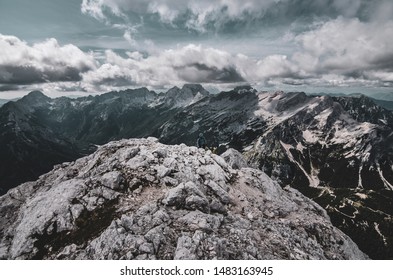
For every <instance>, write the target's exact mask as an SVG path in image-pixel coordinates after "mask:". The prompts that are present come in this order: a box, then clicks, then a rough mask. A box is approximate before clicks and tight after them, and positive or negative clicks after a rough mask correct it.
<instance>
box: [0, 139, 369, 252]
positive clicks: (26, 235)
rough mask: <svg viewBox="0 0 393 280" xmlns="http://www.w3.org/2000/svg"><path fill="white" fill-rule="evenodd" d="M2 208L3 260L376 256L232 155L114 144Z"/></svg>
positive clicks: (31, 185) (27, 187)
mask: <svg viewBox="0 0 393 280" xmlns="http://www.w3.org/2000/svg"><path fill="white" fill-rule="evenodd" d="M224 158H225V159H224ZM0 205H1V206H0V223H1V225H2V227H1V229H0V240H1V241H0V258H1V259H365V258H367V256H366V255H365V254H363V253H362V252H361V251H360V250H359V249H358V247H357V245H356V244H355V243H354V242H353V241H352V240H351V239H350V238H349V237H348V236H346V235H345V234H344V233H343V232H341V231H340V230H339V229H337V228H335V227H334V226H333V225H332V224H331V222H330V220H329V217H328V216H327V214H326V211H325V210H324V209H323V208H321V207H320V206H319V205H317V204H316V203H315V202H313V201H312V200H310V199H308V198H307V197H305V196H303V195H302V194H301V193H300V192H298V191H297V190H295V189H293V188H291V187H290V186H287V187H285V188H284V189H282V188H281V187H280V186H279V185H278V184H277V183H276V182H274V181H272V180H271V179H270V178H269V177H268V176H267V175H266V174H265V173H263V172H262V171H260V170H257V169H252V168H248V167H247V163H246V161H245V160H244V159H242V158H241V154H240V153H237V152H236V151H235V150H232V149H231V150H228V151H227V152H226V153H225V154H224V155H223V156H222V157H220V156H218V155H215V154H212V153H211V152H210V151H205V150H202V149H198V148H196V147H188V146H186V145H184V144H182V145H174V146H166V145H163V144H161V143H159V142H158V141H157V140H156V139H154V138H148V139H130V140H121V141H117V142H110V143H108V144H106V145H103V146H101V147H99V148H98V150H97V151H96V152H95V153H93V154H91V155H89V156H87V157H84V158H80V159H78V160H76V161H75V162H71V163H64V164H61V165H57V166H56V167H55V168H54V169H53V170H52V171H51V172H49V173H47V174H44V175H42V176H41V177H40V178H39V179H38V180H37V181H35V182H28V183H24V184H23V185H20V186H19V187H17V188H14V189H11V190H10V191H8V193H7V194H6V195H4V196H2V197H0Z"/></svg>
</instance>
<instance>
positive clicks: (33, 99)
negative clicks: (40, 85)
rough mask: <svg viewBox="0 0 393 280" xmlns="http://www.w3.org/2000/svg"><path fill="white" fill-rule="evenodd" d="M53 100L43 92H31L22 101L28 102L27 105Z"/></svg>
mask: <svg viewBox="0 0 393 280" xmlns="http://www.w3.org/2000/svg"><path fill="white" fill-rule="evenodd" d="M49 100H51V98H50V97H48V96H46V95H45V94H43V93H42V92H41V91H38V90H35V91H32V92H30V93H29V94H27V95H25V96H24V97H23V98H22V99H20V101H23V102H26V103H33V104H36V103H43V102H47V101H49Z"/></svg>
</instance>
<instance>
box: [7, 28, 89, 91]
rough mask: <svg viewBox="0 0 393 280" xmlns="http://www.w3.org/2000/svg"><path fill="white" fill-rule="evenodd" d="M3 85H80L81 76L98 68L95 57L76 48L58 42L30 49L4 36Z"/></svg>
mask: <svg viewBox="0 0 393 280" xmlns="http://www.w3.org/2000/svg"><path fill="white" fill-rule="evenodd" d="M0 49H1V52H0V84H33V83H42V82H53V81H78V80H80V79H81V76H80V74H81V73H83V72H86V71H88V70H91V69H95V68H96V61H95V59H94V58H93V55H92V54H86V53H84V52H83V51H81V50H80V49H79V48H77V47H76V46H74V45H64V46H60V45H59V43H58V42H57V41H56V39H53V38H52V39H48V40H46V41H44V42H41V43H37V44H34V45H32V46H30V45H28V44H27V43H26V42H24V41H22V40H20V39H18V38H17V37H14V36H5V35H1V34H0Z"/></svg>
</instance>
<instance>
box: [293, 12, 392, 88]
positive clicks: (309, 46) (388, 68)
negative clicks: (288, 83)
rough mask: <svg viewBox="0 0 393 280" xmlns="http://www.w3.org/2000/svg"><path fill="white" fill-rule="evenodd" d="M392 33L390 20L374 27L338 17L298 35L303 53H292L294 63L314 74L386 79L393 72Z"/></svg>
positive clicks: (372, 24) (297, 38)
mask: <svg viewBox="0 0 393 280" xmlns="http://www.w3.org/2000/svg"><path fill="white" fill-rule="evenodd" d="M391 34H393V21H387V22H384V23H378V24H377V23H364V22H361V21H360V20H358V19H345V18H341V17H340V18H338V19H336V20H332V21H329V22H327V23H324V24H323V25H321V26H320V27H319V28H317V29H315V30H312V31H309V32H305V33H303V34H301V35H298V36H297V37H296V41H297V42H298V43H299V44H300V45H301V47H302V52H297V53H295V54H294V55H293V61H294V62H295V63H297V64H298V65H299V67H300V68H302V69H304V70H305V71H307V72H309V73H314V74H320V75H322V74H328V73H331V74H337V75H342V76H343V77H347V78H359V79H360V78H362V79H368V78H369V79H376V78H378V77H380V78H378V79H381V81H384V80H386V78H388V80H389V79H390V78H389V77H391V74H392V72H393V40H392V38H391ZM376 73H379V74H376ZM383 73H385V74H383ZM382 77H385V78H384V79H382ZM390 81H392V82H393V80H390Z"/></svg>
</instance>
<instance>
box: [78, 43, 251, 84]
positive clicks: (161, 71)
mask: <svg viewBox="0 0 393 280" xmlns="http://www.w3.org/2000/svg"><path fill="white" fill-rule="evenodd" d="M237 66H238V65H237V59H236V57H234V56H232V55H230V54H229V53H227V52H223V51H219V50H216V49H213V48H203V47H201V46H197V45H192V44H191V45H188V46H185V47H182V48H178V49H170V50H165V51H163V52H161V53H158V54H156V55H152V56H149V57H144V56H143V55H142V54H141V53H138V52H132V53H131V52H129V53H128V57H126V58H123V57H121V56H119V55H117V54H116V53H114V52H113V51H111V50H108V51H106V59H105V63H104V64H102V65H101V66H100V67H99V68H98V69H96V70H93V71H89V72H87V73H84V74H83V81H82V85H83V86H84V87H85V88H86V89H87V90H90V91H94V90H103V89H104V90H105V89H109V88H110V87H113V86H115V87H127V86H150V87H156V88H157V87H165V86H168V85H180V84H183V83H190V82H191V83H228V82H230V83H236V82H242V81H245V80H244V78H243V77H242V75H241V74H240V73H239V70H240V69H237Z"/></svg>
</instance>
